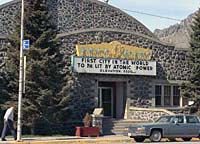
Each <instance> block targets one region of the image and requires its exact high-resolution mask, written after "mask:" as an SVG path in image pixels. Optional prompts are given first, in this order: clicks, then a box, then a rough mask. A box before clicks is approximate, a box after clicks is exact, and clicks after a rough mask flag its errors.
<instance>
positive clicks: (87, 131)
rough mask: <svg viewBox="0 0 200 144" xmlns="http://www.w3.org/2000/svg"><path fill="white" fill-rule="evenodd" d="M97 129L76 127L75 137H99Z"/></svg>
mask: <svg viewBox="0 0 200 144" xmlns="http://www.w3.org/2000/svg"><path fill="white" fill-rule="evenodd" d="M99 135H100V130H99V128H98V127H76V136H99Z"/></svg>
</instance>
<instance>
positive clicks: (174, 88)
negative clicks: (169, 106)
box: [173, 86, 180, 106]
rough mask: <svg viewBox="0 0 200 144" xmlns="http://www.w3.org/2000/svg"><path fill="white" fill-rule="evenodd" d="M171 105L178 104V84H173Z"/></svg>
mask: <svg viewBox="0 0 200 144" xmlns="http://www.w3.org/2000/svg"><path fill="white" fill-rule="evenodd" d="M173 96H174V97H173V105H174V106H180V90H179V86H173Z"/></svg>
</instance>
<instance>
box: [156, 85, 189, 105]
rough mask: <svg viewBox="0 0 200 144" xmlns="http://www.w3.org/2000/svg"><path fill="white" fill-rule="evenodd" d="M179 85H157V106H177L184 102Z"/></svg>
mask: <svg viewBox="0 0 200 144" xmlns="http://www.w3.org/2000/svg"><path fill="white" fill-rule="evenodd" d="M184 102H185V101H184V98H181V96H180V89H179V86H177V85H155V106H157V107H161V106H165V107H171V106H174V107H177V106H182V105H183V104H184Z"/></svg>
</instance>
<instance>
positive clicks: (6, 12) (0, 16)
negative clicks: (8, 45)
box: [0, 0, 21, 36]
mask: <svg viewBox="0 0 200 144" xmlns="http://www.w3.org/2000/svg"><path fill="white" fill-rule="evenodd" d="M20 8H21V5H20V3H19V2H18V0H17V1H16V2H14V1H13V2H9V3H7V4H4V5H0V36H7V35H9V34H11V33H12V32H13V31H14V26H15V24H16V15H17V14H18V12H19V10H20Z"/></svg>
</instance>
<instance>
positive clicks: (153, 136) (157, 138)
mask: <svg viewBox="0 0 200 144" xmlns="http://www.w3.org/2000/svg"><path fill="white" fill-rule="evenodd" d="M161 138H162V134H161V132H160V131H159V130H153V131H152V132H151V135H150V140H151V141H152V142H159V141H160V140H161Z"/></svg>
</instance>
